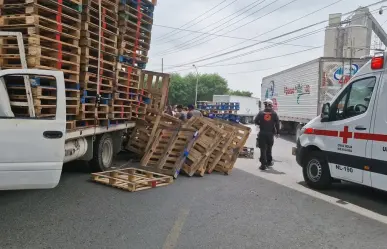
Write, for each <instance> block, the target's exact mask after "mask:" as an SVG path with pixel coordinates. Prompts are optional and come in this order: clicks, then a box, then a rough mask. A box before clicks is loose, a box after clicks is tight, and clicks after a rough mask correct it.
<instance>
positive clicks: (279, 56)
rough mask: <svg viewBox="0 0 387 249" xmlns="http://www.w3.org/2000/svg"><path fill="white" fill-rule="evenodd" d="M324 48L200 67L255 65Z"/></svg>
mask: <svg viewBox="0 0 387 249" xmlns="http://www.w3.org/2000/svg"><path fill="white" fill-rule="evenodd" d="M323 46H324V45H321V46H318V47H316V48H308V49H304V50H301V51H297V52H292V53H288V54H282V55H277V56H272V57H266V58H262V59H257V60H250V61H243V62H236V63H229V64H223V65H203V66H200V67H226V66H235V65H242V64H247V63H254V62H260V61H266V60H272V59H276V58H282V57H285V56H289V55H294V54H300V53H303V52H307V51H311V50H315V49H318V48H322V47H323Z"/></svg>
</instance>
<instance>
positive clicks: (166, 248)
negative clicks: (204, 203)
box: [163, 209, 189, 249]
mask: <svg viewBox="0 0 387 249" xmlns="http://www.w3.org/2000/svg"><path fill="white" fill-rule="evenodd" d="M188 214H189V209H181V211H180V213H179V215H178V216H177V219H176V221H175V224H174V225H173V227H172V229H171V231H170V232H169V234H168V237H167V239H166V240H165V242H164V245H163V249H174V248H175V247H176V246H177V241H178V240H179V237H180V233H181V230H182V229H183V226H184V223H185V220H186V219H187V216H188Z"/></svg>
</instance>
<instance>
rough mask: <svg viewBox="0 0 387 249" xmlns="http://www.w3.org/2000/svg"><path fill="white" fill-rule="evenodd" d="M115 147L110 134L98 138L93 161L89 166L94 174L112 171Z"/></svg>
mask: <svg viewBox="0 0 387 249" xmlns="http://www.w3.org/2000/svg"><path fill="white" fill-rule="evenodd" d="M113 157H114V146H113V138H112V136H111V135H110V133H105V134H103V135H101V136H98V137H97V138H96V140H95V141H94V144H93V159H92V160H90V161H89V165H90V167H91V169H92V170H93V171H94V172H101V171H107V170H110V169H111V167H112V164H113Z"/></svg>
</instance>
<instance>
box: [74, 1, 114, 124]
mask: <svg viewBox="0 0 387 249" xmlns="http://www.w3.org/2000/svg"><path fill="white" fill-rule="evenodd" d="M98 2H99V1H98V0H83V11H82V40H81V53H82V56H81V93H82V104H81V114H80V116H79V117H78V120H80V121H83V122H82V124H83V125H84V126H94V125H97V124H99V123H101V124H106V123H107V120H108V118H109V104H110V100H111V99H112V93H113V84H114V81H115V76H116V75H115V68H116V58H117V39H118V15H117V11H118V0H103V1H101V6H99V3H98Z"/></svg>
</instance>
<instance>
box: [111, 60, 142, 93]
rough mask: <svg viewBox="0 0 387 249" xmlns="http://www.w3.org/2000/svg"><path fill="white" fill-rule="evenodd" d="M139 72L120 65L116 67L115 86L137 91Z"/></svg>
mask: <svg viewBox="0 0 387 249" xmlns="http://www.w3.org/2000/svg"><path fill="white" fill-rule="evenodd" d="M140 77H141V70H140V69H137V68H134V67H130V66H124V65H123V64H122V63H119V62H118V63H117V65H116V77H115V79H116V81H115V82H116V84H117V85H122V86H129V87H132V88H135V89H139V86H140Z"/></svg>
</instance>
